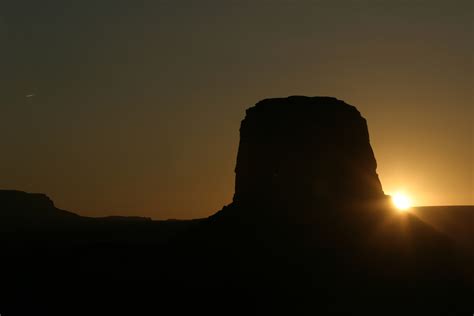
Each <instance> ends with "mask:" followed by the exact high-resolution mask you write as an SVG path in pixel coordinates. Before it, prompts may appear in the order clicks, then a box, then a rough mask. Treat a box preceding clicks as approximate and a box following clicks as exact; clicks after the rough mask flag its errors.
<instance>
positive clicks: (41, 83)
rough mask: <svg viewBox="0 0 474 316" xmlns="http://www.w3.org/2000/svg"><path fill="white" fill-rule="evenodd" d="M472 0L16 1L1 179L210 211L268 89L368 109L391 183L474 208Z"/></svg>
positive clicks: (430, 199) (67, 199) (97, 197)
mask: <svg viewBox="0 0 474 316" xmlns="http://www.w3.org/2000/svg"><path fill="white" fill-rule="evenodd" d="M473 21H474V5H473V3H472V1H456V0H454V1H448V0H446V1H435V0H430V1H416V0H414V1H355V0H354V1H351V0H348V1H310V0H302V1H284V0H274V1H270V0H267V1H264V0H261V1H259V0H256V1H222V0H214V1H179V0H178V1H176V0H173V1H171V0H170V1H159V0H153V1H151V0H150V1H136V0H135V1H120V0H102V1H101V0H81V1H64V0H50V1H48V0H45V1H37V0H15V1H13V0H6V1H2V2H1V3H0V43H1V49H0V83H1V88H0V148H1V152H0V153H1V154H0V188H1V189H18V190H24V191H29V192H43V193H46V194H48V195H49V196H50V197H51V198H52V199H53V200H54V201H55V202H56V205H57V206H58V207H61V208H64V209H68V210H71V211H75V212H77V213H79V214H82V215H96V216H99V215H110V214H117V215H140V216H150V217H153V218H193V217H203V216H208V215H210V214H212V213H214V212H215V211H217V210H219V209H220V208H221V207H222V206H223V205H225V204H228V203H229V202H230V201H231V199H232V194H233V187H234V166H235V161H236V153H237V146H238V139H239V134H238V129H239V125H240V121H241V119H242V118H243V116H244V114H245V109H246V108H248V107H250V106H252V105H253V104H255V103H256V102H257V101H258V100H261V99H264V98H268V97H281V96H288V95H310V96H316V95H325V96H334V97H337V98H339V99H342V100H344V101H345V102H347V103H349V104H352V105H355V106H356V107H357V108H358V109H359V110H360V112H361V113H362V115H363V116H364V117H365V118H366V119H367V120H368V124H369V131H370V136H371V143H372V146H373V148H374V151H375V155H376V158H377V161H378V166H379V167H378V173H379V175H380V178H381V181H382V184H383V187H384V190H385V192H386V193H392V192H395V191H398V190H402V191H405V192H406V193H407V194H409V195H410V196H411V197H412V199H413V200H414V203H415V204H417V205H448V204H449V205H450V204H474V184H473V181H474V180H473V178H474V170H473V168H474V167H473V165H474V153H473V151H474V149H473V148H474V143H473V137H474V135H473V125H474V122H473V120H474V109H473V107H474V105H473V101H474V98H473V87H474V69H473V54H474V29H473Z"/></svg>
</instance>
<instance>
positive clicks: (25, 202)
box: [0, 190, 79, 221]
mask: <svg viewBox="0 0 474 316" xmlns="http://www.w3.org/2000/svg"><path fill="white" fill-rule="evenodd" d="M0 206H1V212H0V218H1V219H2V220H3V221H6V220H8V221H23V220H28V221H29V220H34V221H38V220H45V221H47V220H52V219H58V218H61V219H71V218H72V219H74V218H79V215H76V214H74V213H71V212H68V211H64V210H60V209H58V208H56V206H55V205H54V203H53V201H52V200H51V199H50V198H49V197H48V196H46V195H45V194H41V193H27V192H23V191H16V190H0Z"/></svg>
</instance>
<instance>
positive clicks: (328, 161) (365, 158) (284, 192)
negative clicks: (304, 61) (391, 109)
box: [234, 96, 385, 206]
mask: <svg viewBox="0 0 474 316" xmlns="http://www.w3.org/2000/svg"><path fill="white" fill-rule="evenodd" d="M376 168H377V163H376V160H375V157H374V153H373V151H372V148H371V146H370V142H369V133H368V129H367V123H366V120H365V119H364V118H363V117H362V116H361V115H360V113H359V111H358V110H357V109H356V108H355V107H353V106H351V105H348V104H346V103H345V102H343V101H341V100H338V99H336V98H332V97H305V96H291V97H287V98H274V99H265V100H262V101H260V102H258V103H257V104H256V105H255V106H254V107H251V108H249V109H248V110H247V112H246V117H245V119H244V120H243V121H242V123H241V127H240V144H239V150H238V156H237V165H236V168H235V173H236V179H235V195H234V203H254V204H255V203H256V204H269V203H270V204H275V205H292V206H297V205H299V204H301V203H303V204H321V203H323V204H327V203H330V204H338V203H357V202H365V201H369V200H376V199H381V198H385V195H384V192H383V190H382V185H381V183H380V180H379V178H378V175H377V173H376Z"/></svg>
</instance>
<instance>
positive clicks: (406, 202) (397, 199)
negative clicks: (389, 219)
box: [392, 192, 411, 211]
mask: <svg viewBox="0 0 474 316" xmlns="http://www.w3.org/2000/svg"><path fill="white" fill-rule="evenodd" d="M392 201H393V204H394V205H395V207H396V208H397V209H398V210H400V211H406V210H407V209H409V208H410V207H411V200H410V198H409V197H408V196H407V195H406V194H403V193H400V192H397V193H395V194H393V195H392Z"/></svg>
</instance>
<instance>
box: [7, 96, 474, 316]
mask: <svg viewBox="0 0 474 316" xmlns="http://www.w3.org/2000/svg"><path fill="white" fill-rule="evenodd" d="M376 168H377V164H376V160H375V156H374V153H373V150H372V148H371V146H370V141H369V133H368V128H367V123H366V120H365V119H364V118H363V117H362V116H361V114H360V113H359V111H358V110H357V109H356V108H355V107H353V106H351V105H348V104H346V103H345V102H343V101H340V100H338V99H336V98H331V97H304V96H291V97H288V98H275V99H266V100H263V101H260V102H258V103H257V104H256V105H255V106H254V107H251V108H249V109H248V110H247V112H246V117H245V118H244V120H243V121H242V124H241V127H240V143H239V149H238V155H237V163H236V168H235V173H236V177H235V194H234V197H233V201H232V203H231V204H229V205H227V206H225V207H224V208H223V209H222V210H220V211H219V212H217V213H216V214H214V215H212V216H210V217H209V218H205V219H200V220H195V221H192V222H176V223H175V222H166V221H165V222H156V221H150V220H147V221H140V220H137V219H135V220H133V221H132V220H131V219H127V218H123V219H121V220H120V221H117V220H112V219H111V218H108V219H107V218H105V219H104V218H103V219H92V218H84V217H80V216H74V215H73V214H71V213H67V212H65V211H61V210H57V209H56V208H54V205H53V204H52V202H50V201H49V199H47V198H46V197H44V196H33V197H31V196H30V197H28V194H25V193H18V192H15V191H4V192H3V193H2V194H0V197H1V198H2V199H3V200H2V201H0V202H1V203H2V204H3V205H8V209H9V211H6V212H5V213H6V214H10V215H9V216H7V217H5V216H4V217H3V218H15V223H16V224H15V225H20V226H21V222H22V221H21V218H20V219H19V218H18V216H12V215H11V214H12V213H16V214H18V210H19V209H24V208H31V210H28V211H24V210H23V211H22V213H21V214H27V215H25V216H26V217H29V216H30V215H28V214H30V213H31V211H35V208H34V207H33V206H31V205H30V204H31V203H34V202H31V201H35V200H38V201H41V203H42V205H43V206H42V207H38V208H36V209H41V212H42V213H44V214H48V218H51V217H54V216H53V215H52V214H55V212H56V213H57V214H58V216H57V217H58V218H64V220H55V221H51V220H49V221H48V223H49V224H48V226H47V228H46V235H45V236H46V237H44V236H43V235H42V238H40V242H39V244H38V242H37V240H38V229H39V228H38V227H35V230H34V231H32V232H29V233H28V232H27V231H25V228H24V227H25V226H24V225H23V226H22V227H23V228H22V231H19V232H18V235H20V237H21V238H19V237H18V235H16V234H15V232H14V233H11V234H10V235H8V236H9V237H8V238H10V239H9V241H8V242H7V241H5V239H4V240H3V241H2V242H4V243H6V244H8V245H9V247H10V248H11V249H13V250H12V251H11V252H10V254H11V257H12V258H15V259H14V260H12V262H11V264H10V265H9V268H8V269H7V270H4V273H3V276H4V277H5V278H4V279H6V280H7V282H6V284H8V285H9V286H10V287H11V288H13V289H14V291H13V292H9V293H7V294H9V295H6V296H4V297H10V298H11V300H12V301H13V302H17V304H16V305H15V304H13V305H12V304H10V306H12V307H11V309H10V310H9V311H14V310H15V309H16V310H17V311H18V310H22V308H25V305H24V302H39V303H38V304H37V305H40V306H42V307H43V308H44V310H45V311H47V313H48V314H51V313H53V312H58V313H60V314H61V313H62V314H64V313H63V311H64V309H63V308H66V310H67V311H68V312H69V314H71V312H72V311H71V306H74V311H79V310H80V311H81V314H83V313H84V312H85V313H87V314H91V311H92V312H93V311H94V310H96V308H97V307H96V306H97V305H100V306H101V307H102V308H105V309H106V310H107V311H108V312H111V311H116V310H119V311H122V312H123V311H124V310H127V309H128V310H130V312H132V313H133V314H141V312H144V314H147V313H149V312H150V310H151V311H154V312H156V313H160V312H169V311H171V312H173V313H174V314H181V313H184V312H195V313H199V312H205V313H208V314H209V313H215V314H219V315H229V314H238V315H243V314H244V315H249V314H252V315H253V314H258V315H268V314H275V313H279V314H281V313H284V314H288V315H299V314H304V315H316V314H321V315H329V314H361V315H362V314H363V315H367V314H377V315H380V314H383V315H388V314H393V315H400V314H429V315H454V314H457V313H460V312H464V311H467V312H468V313H472V310H471V309H470V308H471V303H470V301H469V298H470V295H471V291H472V283H469V280H468V279H467V278H466V277H465V276H464V275H463V274H462V272H461V271H463V270H462V267H466V265H465V263H464V262H461V261H460V260H461V259H459V260H458V255H457V253H456V251H455V249H454V247H453V245H452V243H451V241H450V239H449V238H448V237H447V236H445V235H443V234H442V233H440V232H438V231H437V230H435V229H434V228H432V227H431V226H429V225H427V224H425V223H424V222H422V221H420V220H419V219H418V218H417V217H415V216H413V215H411V214H410V213H406V214H401V213H398V212H396V211H395V210H394V209H393V208H392V207H391V204H390V203H389V199H388V198H389V197H388V196H386V195H385V194H384V192H383V190H382V185H381V183H380V180H379V178H378V175H377V172H376ZM39 197H40V198H39ZM21 199H24V200H27V201H30V202H21V201H19V200H21ZM15 203H16V206H14V204H15ZM21 203H23V204H21ZM45 209H47V210H48V211H47V212H45ZM38 216H39V215H36V216H35V217H34V216H32V217H31V218H35V219H36V218H37V217H38ZM20 217H21V216H20ZM66 219H67V220H66ZM10 231H11V229H10ZM40 231H41V229H40ZM28 234H31V235H28ZM42 234H44V229H43V231H42ZM25 236H33V237H31V239H34V240H35V241H36V242H35V243H33V244H34V246H29V245H27V246H26V247H25V246H24V245H25V239H26V240H27V239H28V238H27V237H25ZM12 240H13V242H12ZM16 240H21V242H18V243H17V244H16ZM26 243H27V242H26ZM27 244H28V243H27ZM12 245H13V246H12ZM32 249H34V251H32ZM38 249H39V250H38ZM38 260H39V261H40V262H41V265H40V268H39V269H33V270H32V268H31V266H30V265H28V264H25V262H28V263H29V262H32V261H38ZM460 266H462V267H461V268H460ZM5 271H7V272H8V273H5ZM25 271H28V272H25ZM19 280H21V282H19ZM18 284H21V286H19V285H18ZM11 293H16V294H14V295H12V294H11ZM84 293H87V296H86V297H84ZM52 297H53V298H54V300H53V301H51V298H52ZM77 297H81V299H80V300H79V301H78V300H77ZM18 302H21V303H18ZM37 305H32V306H37ZM64 306H66V307H64ZM22 311H25V312H32V310H29V309H28V307H26V310H22ZM0 312H1V311H0ZM34 312H35V313H36V314H38V309H35V310H34ZM66 314H67V313H66ZM6 315H7V314H6Z"/></svg>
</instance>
